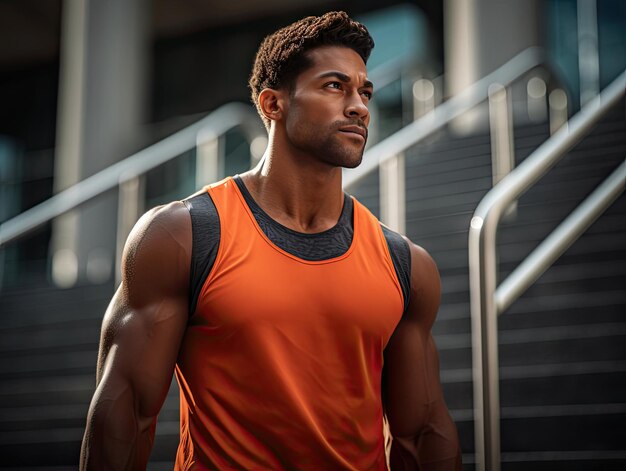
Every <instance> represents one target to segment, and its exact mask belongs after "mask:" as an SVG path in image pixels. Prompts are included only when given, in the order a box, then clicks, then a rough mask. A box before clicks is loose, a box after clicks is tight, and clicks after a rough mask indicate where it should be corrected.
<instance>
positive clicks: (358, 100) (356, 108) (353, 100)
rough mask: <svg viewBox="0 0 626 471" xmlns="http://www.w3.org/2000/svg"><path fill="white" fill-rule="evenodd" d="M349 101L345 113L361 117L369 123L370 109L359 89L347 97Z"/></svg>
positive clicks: (349, 116)
mask: <svg viewBox="0 0 626 471" xmlns="http://www.w3.org/2000/svg"><path fill="white" fill-rule="evenodd" d="M347 100H348V102H347V103H346V108H345V111H344V114H345V115H346V116H347V117H348V118H359V119H361V120H363V121H364V122H365V123H367V120H368V118H369V110H368V109H367V105H366V104H365V103H364V102H363V97H362V96H361V94H360V93H359V92H358V91H354V92H353V93H351V94H350V95H349V96H348V97H347Z"/></svg>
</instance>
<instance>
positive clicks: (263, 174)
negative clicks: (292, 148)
mask: <svg viewBox="0 0 626 471" xmlns="http://www.w3.org/2000/svg"><path fill="white" fill-rule="evenodd" d="M341 175H342V172H341V168H339V167H332V166H329V165H328V164H326V163H323V162H320V161H319V160H315V159H310V158H306V157H304V156H298V155H294V153H292V152H288V151H286V149H279V148H277V146H275V145H273V143H272V140H271V139H270V145H268V150H267V151H266V152H265V155H264V156H263V159H262V160H261V162H260V163H259V165H257V167H255V168H254V169H252V170H250V171H249V172H246V173H244V174H242V175H241V177H242V179H243V182H244V184H245V185H246V188H247V189H248V191H249V192H250V193H251V195H252V197H253V198H254V200H255V201H256V202H257V204H258V205H259V206H260V207H261V208H263V210H264V211H265V212H266V213H267V214H269V215H270V216H271V217H272V218H273V219H274V220H276V221H277V222H279V223H280V224H282V225H283V226H286V227H288V228H290V229H293V230H295V231H298V232H309V233H316V232H322V231H325V230H327V229H330V228H331V227H333V226H334V225H335V224H336V223H337V221H338V220H339V217H340V215H341V210H342V208H343V190H342V187H341Z"/></svg>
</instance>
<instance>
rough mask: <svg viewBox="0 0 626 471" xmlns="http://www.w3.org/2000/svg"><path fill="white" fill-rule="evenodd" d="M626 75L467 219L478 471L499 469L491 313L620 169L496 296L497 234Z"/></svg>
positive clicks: (583, 220)
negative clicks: (505, 216) (507, 214)
mask: <svg viewBox="0 0 626 471" xmlns="http://www.w3.org/2000/svg"><path fill="white" fill-rule="evenodd" d="M625 91H626V71H624V72H623V73H622V74H621V75H619V76H618V78H617V79H615V80H614V81H613V82H612V83H611V85H609V86H608V87H606V89H605V90H604V91H603V92H602V93H601V94H600V95H598V96H597V97H596V98H595V99H594V100H592V101H590V102H589V103H588V104H587V105H585V106H584V108H582V109H581V110H580V112H579V113H577V114H576V115H575V116H574V117H572V118H571V120H570V121H569V125H568V126H564V127H563V128H562V129H561V130H560V131H558V132H557V133H555V134H554V135H553V136H552V137H551V138H549V139H548V140H547V141H545V142H544V143H543V144H542V145H541V146H540V147H539V148H538V149H537V150H536V151H534V152H533V153H532V154H531V155H530V156H529V157H527V158H526V159H525V160H524V161H523V162H522V163H521V164H520V165H519V166H518V167H517V168H516V169H515V170H513V171H512V172H511V173H510V174H509V175H507V176H506V177H505V178H504V179H502V181H501V182H500V183H499V184H497V185H496V186H495V187H493V188H492V189H491V190H490V191H489V192H488V193H487V195H486V196H485V197H484V198H483V199H482V201H481V202H480V204H479V205H478V207H477V208H476V211H475V213H474V216H473V218H472V220H471V224H470V231H469V269H470V297H471V317H472V352H473V371H474V424H475V441H476V458H477V459H476V463H477V465H478V469H480V470H483V469H486V470H489V471H497V470H499V469H500V429H499V428H500V416H499V408H500V402H499V391H498V330H497V315H498V314H499V313H501V312H502V311H503V310H505V309H506V308H507V307H509V306H510V305H511V303H512V302H513V301H514V300H515V299H517V298H518V297H519V296H521V294H522V293H523V292H524V291H525V290H526V289H527V288H528V287H529V286H530V285H531V284H532V283H533V282H534V281H535V280H536V279H537V278H538V277H539V276H540V275H541V274H542V273H543V272H544V271H545V270H546V269H547V268H548V266H550V265H551V264H552V263H553V262H554V260H556V259H557V258H558V257H559V256H560V255H561V254H562V253H563V252H564V251H565V250H566V249H567V248H568V247H569V246H570V245H571V244H572V243H573V242H574V241H575V240H576V239H577V238H578V237H579V236H580V234H582V232H584V231H585V230H586V229H587V228H588V227H589V226H590V225H591V224H592V223H593V221H594V220H595V219H596V218H597V217H598V216H599V215H600V214H601V213H602V212H603V211H604V209H606V208H607V207H608V206H609V205H610V204H611V203H612V202H613V201H614V200H615V199H616V198H617V197H618V196H619V195H620V194H621V193H622V192H623V191H624V186H625V181H626V164H622V165H620V166H619V167H618V168H617V170H615V172H614V173H613V174H612V175H611V176H610V177H609V178H608V179H607V180H606V181H605V182H604V183H603V184H601V185H600V186H599V187H598V189H597V190H596V191H594V193H592V194H591V195H590V196H589V197H588V198H587V199H586V200H585V201H584V202H583V203H582V204H581V205H580V206H579V207H578V208H577V209H576V210H575V211H574V212H573V213H572V214H571V215H570V216H569V217H568V218H567V219H566V220H565V221H563V223H562V224H561V225H560V226H559V227H558V228H557V229H556V230H555V231H554V232H553V233H552V234H551V235H550V236H549V237H548V238H547V239H546V240H545V241H544V242H543V243H542V244H541V245H540V246H539V247H537V249H535V251H534V252H533V253H532V254H531V255H530V256H529V257H528V258H526V260H524V261H523V262H522V263H521V264H520V265H519V266H518V268H517V269H516V270H515V271H513V272H512V273H511V274H510V275H509V277H508V278H507V279H506V280H505V281H504V282H503V283H502V284H501V285H500V287H498V288H497V290H496V277H497V275H496V273H497V271H496V270H497V264H496V240H495V239H496V231H497V228H498V223H499V221H500V219H501V217H502V215H503V214H504V213H505V212H506V209H507V207H508V206H509V205H510V204H511V203H512V202H513V201H515V200H517V199H518V198H519V196H520V195H521V194H523V193H524V192H525V191H526V190H528V188H530V187H531V186H532V185H533V184H534V183H535V182H536V181H537V180H539V178H541V176H543V175H544V174H545V173H546V172H548V170H550V168H552V167H553V166H554V165H555V164H556V163H557V162H558V161H559V160H560V159H562V158H563V157H564V156H565V155H566V153H567V151H568V150H569V149H571V147H572V146H574V145H575V144H576V143H577V142H579V141H580V140H581V139H582V138H583V137H584V136H585V135H586V134H588V132H589V131H590V130H591V128H592V127H593V126H594V125H595V124H596V123H597V121H598V120H599V119H600V118H601V117H602V116H603V115H604V114H605V113H606V112H607V111H608V110H609V109H610V108H611V107H612V106H613V105H615V104H616V103H617V102H618V101H619V100H620V99H621V98H622V97H623V96H624V94H625Z"/></svg>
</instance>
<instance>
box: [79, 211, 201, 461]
mask: <svg viewBox="0 0 626 471" xmlns="http://www.w3.org/2000/svg"><path fill="white" fill-rule="evenodd" d="M191 241H192V238H191V218H190V216H189V212H188V210H187V208H186V207H185V206H184V204H182V203H171V204H169V205H167V206H163V207H160V208H157V209H154V210H152V211H150V212H148V213H147V214H146V215H144V216H143V217H142V218H141V219H140V220H139V222H138V223H137V224H136V226H135V228H134V229H133V231H132V232H131V234H130V236H129V238H128V241H127V243H126V247H125V249H124V255H123V258H122V283H121V285H120V287H119V289H118V290H117V292H116V293H115V295H114V296H113V299H112V300H111V303H110V305H109V307H108V309H107V312H106V314H105V317H104V321H103V325H102V333H101V338H100V350H99V354H98V366H97V373H96V384H97V387H96V391H95V393H94V396H93V399H92V401H91V405H90V408H89V413H88V416H87V427H86V430H85V436H84V438H83V445H82V449H81V456H80V469H81V470H96V469H112V470H118V469H119V470H126V469H129V470H130V469H133V470H135V469H145V468H146V465H147V462H148V458H149V455H150V451H151V449H152V443H153V440H154V431H155V427H156V418H157V415H158V413H159V410H160V409H161V406H162V405H163V401H164V400H165V397H166V395H167V391H168V389H169V386H170V383H171V380H172V374H173V371H174V366H175V363H176V358H177V356H178V350H179V347H180V343H181V341H182V338H183V335H184V333H185V328H186V325H187V319H188V287H189V265H190V260H191V245H192V244H191Z"/></svg>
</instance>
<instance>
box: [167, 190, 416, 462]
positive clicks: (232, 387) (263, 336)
mask: <svg viewBox="0 0 626 471" xmlns="http://www.w3.org/2000/svg"><path fill="white" fill-rule="evenodd" d="M208 192H209V194H210V196H211V198H212V199H213V202H214V204H215V207H216V209H217V212H218V214H219V218H220V231H221V232H220V245H219V249H218V253H217V257H216V259H215V263H214V265H213V268H212V270H211V272H210V274H209V276H208V277H207V279H206V282H205V283H204V285H203V287H202V290H201V292H200V296H199V298H198V303H197V307H196V311H195V313H194V315H193V316H192V317H191V318H190V321H189V326H188V328H187V332H186V334H185V338H184V340H183V343H182V346H181V350H180V354H179V358H178V362H177V365H176V376H177V379H178V383H179V386H180V406H181V407H180V444H179V447H178V452H177V456H176V466H175V469H177V470H189V469H197V470H201V469H218V470H230V469H243V470H255V469H264V470H265V469H271V470H287V469H298V470H336V469H337V470H338V469H343V470H358V471H365V470H386V469H387V465H386V459H385V450H384V439H383V411H382V401H381V371H382V367H383V350H384V348H385V345H386V344H387V342H388V340H389V338H390V336H391V334H392V333H393V330H394V329H395V327H396V325H397V323H398V322H399V320H400V318H401V316H402V312H403V310H404V303H403V295H402V290H401V287H400V284H399V282H398V279H397V277H396V273H395V271H394V267H393V263H392V260H391V257H390V254H389V251H388V248H387V244H386V242H385V239H384V236H383V233H382V230H381V228H380V225H379V222H378V221H377V220H376V218H375V217H374V216H373V215H372V214H371V213H370V212H369V211H368V210H367V209H366V208H365V207H364V206H362V205H361V204H359V203H358V202H357V201H356V200H355V201H354V216H353V217H354V219H353V225H354V235H353V239H352V243H351V245H350V248H349V249H348V250H347V252H345V253H344V254H343V255H341V256H339V257H336V258H333V259H330V260H323V261H307V260H302V259H300V258H297V257H295V256H293V255H291V254H290V253H288V252H286V251H284V250H282V249H281V248H279V247H278V246H276V245H274V244H273V243H272V242H271V241H270V240H269V239H268V237H267V236H266V235H265V234H264V233H263V231H262V230H261V228H260V227H259V225H258V224H257V222H256V220H255V218H254V216H253V214H252V212H251V211H250V208H249V207H248V205H247V204H246V202H245V200H244V197H243V195H242V194H241V192H240V190H239V189H238V187H237V185H236V183H235V182H234V180H233V179H232V178H227V179H225V180H223V181H222V182H219V183H216V184H215V185H211V186H210V187H208Z"/></svg>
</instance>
